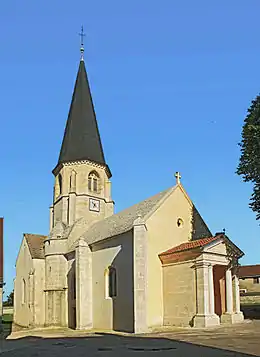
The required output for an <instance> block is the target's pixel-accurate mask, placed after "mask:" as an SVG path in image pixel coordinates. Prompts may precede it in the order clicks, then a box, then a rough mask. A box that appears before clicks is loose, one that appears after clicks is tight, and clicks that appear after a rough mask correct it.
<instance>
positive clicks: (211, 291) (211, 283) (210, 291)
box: [209, 265, 215, 315]
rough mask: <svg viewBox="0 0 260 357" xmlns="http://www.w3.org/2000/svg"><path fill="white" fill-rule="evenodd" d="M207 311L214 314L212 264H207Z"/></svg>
mask: <svg viewBox="0 0 260 357" xmlns="http://www.w3.org/2000/svg"><path fill="white" fill-rule="evenodd" d="M209 313H210V315H214V314H215V296H214V277H213V266H212V265H209Z"/></svg>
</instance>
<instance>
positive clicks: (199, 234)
mask: <svg viewBox="0 0 260 357" xmlns="http://www.w3.org/2000/svg"><path fill="white" fill-rule="evenodd" d="M191 217H192V218H191V226H192V232H191V240H196V239H201V238H207V237H212V233H211V231H210V230H209V229H208V227H207V225H206V223H205V222H204V220H203V218H202V217H201V215H200V214H199V212H198V211H197V209H196V207H195V206H193V207H192V215H191Z"/></svg>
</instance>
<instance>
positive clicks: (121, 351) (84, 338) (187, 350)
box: [0, 321, 260, 357]
mask: <svg viewBox="0 0 260 357" xmlns="http://www.w3.org/2000/svg"><path fill="white" fill-rule="evenodd" d="M26 335H27V337H23V336H26ZM28 335H29V336H28ZM37 335H38V336H41V337H37ZM14 337H16V338H18V339H16V340H13V339H12V340H2V341H1V340H0V350H1V353H0V354H1V357H2V356H3V357H20V356H26V357H36V356H39V357H50V356H58V357H59V356H60V357H67V356H69V357H72V355H74V356H75V357H76V356H77V357H81V356H84V357H85V356H101V355H102V356H104V357H106V356H118V357H119V356H120V357H121V356H136V357H137V356H139V355H142V356H144V357H146V356H151V355H156V357H157V356H159V357H160V356H164V357H167V356H176V357H182V356H185V357H189V356H193V357H204V356H205V357H225V356H227V357H228V356H229V357H231V356H238V357H239V356H241V357H243V356H250V355H251V356H252V355H253V356H260V321H254V322H251V323H245V324H241V325H236V326H235V327H225V328H223V327H221V328H215V329H207V330H195V329H175V330H171V331H170V330H169V329H165V330H164V331H163V332H162V331H161V332H159V331H158V332H154V333H152V334H146V335H142V336H140V335H139V336H132V335H127V334H124V335H123V334H121V335H119V334H109V333H92V334H86V333H84V332H81V333H79V332H77V331H69V332H68V331H64V330H51V331H50V330H49V331H46V330H45V331H44V332H42V331H38V332H37V331H34V332H33V333H32V332H29V331H27V332H25V331H23V332H19V333H16V334H15V335H14Z"/></svg>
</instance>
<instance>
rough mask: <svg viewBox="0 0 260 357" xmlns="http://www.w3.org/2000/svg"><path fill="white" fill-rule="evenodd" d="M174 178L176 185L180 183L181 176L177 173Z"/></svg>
mask: <svg viewBox="0 0 260 357" xmlns="http://www.w3.org/2000/svg"><path fill="white" fill-rule="evenodd" d="M174 176H175V177H176V184H177V185H179V184H180V183H181V174H180V173H179V171H177V172H175V175H174Z"/></svg>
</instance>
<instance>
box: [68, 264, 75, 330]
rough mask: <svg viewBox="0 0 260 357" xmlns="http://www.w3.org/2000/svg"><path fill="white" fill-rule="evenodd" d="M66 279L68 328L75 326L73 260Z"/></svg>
mask: <svg viewBox="0 0 260 357" xmlns="http://www.w3.org/2000/svg"><path fill="white" fill-rule="evenodd" d="M67 279H68V326H69V328H72V329H75V328H76V270H75V261H73V263H72V265H71V268H70V270H69V272H68V275H67Z"/></svg>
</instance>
